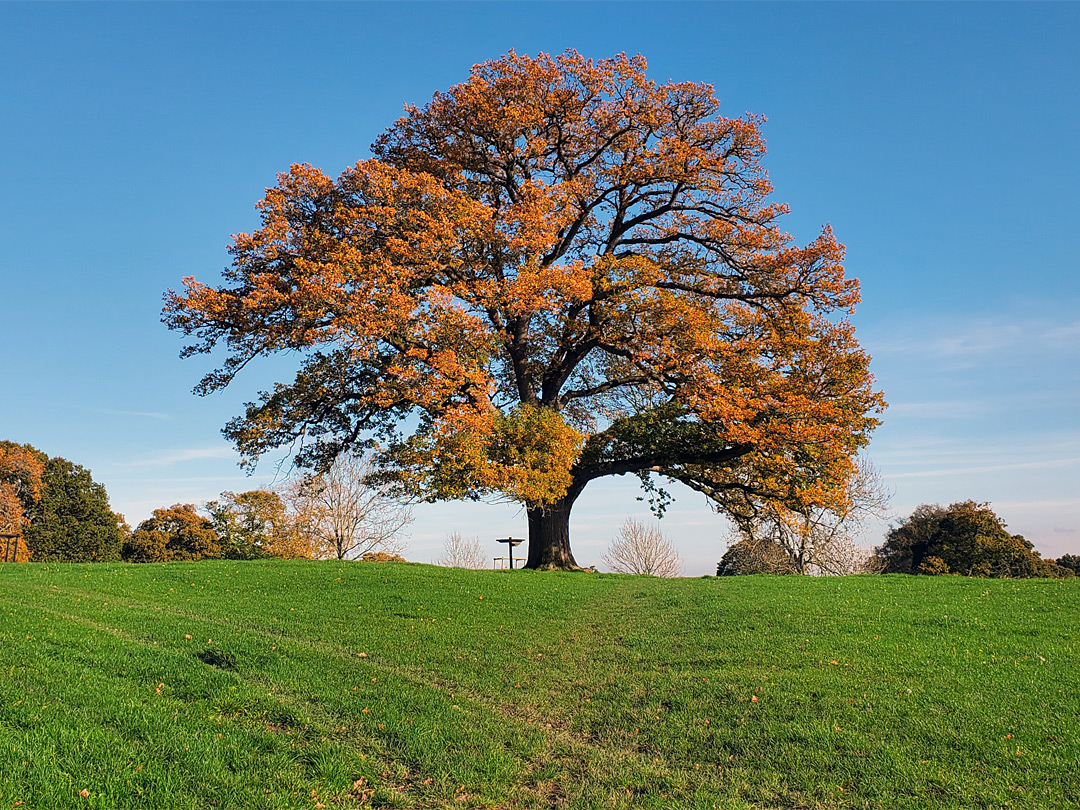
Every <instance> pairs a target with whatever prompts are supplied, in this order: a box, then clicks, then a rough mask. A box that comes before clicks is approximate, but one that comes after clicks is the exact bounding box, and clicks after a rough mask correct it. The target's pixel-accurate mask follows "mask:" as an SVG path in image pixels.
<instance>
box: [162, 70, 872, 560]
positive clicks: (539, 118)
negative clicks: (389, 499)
mask: <svg viewBox="0 0 1080 810" xmlns="http://www.w3.org/2000/svg"><path fill="white" fill-rule="evenodd" d="M718 110H719V102H718V101H717V100H716V98H715V97H714V95H713V91H712V87H711V86H709V85H706V84H694V83H689V82H681V83H677V82H672V83H668V84H665V85H658V84H656V83H655V82H653V81H651V80H650V79H648V78H647V76H646V65H645V60H644V59H643V58H642V57H640V56H638V57H627V56H625V55H619V56H616V57H614V58H611V59H603V60H599V61H596V62H594V61H592V60H588V59H585V58H583V57H581V56H580V55H579V54H577V53H575V52H573V51H568V52H566V53H565V54H562V55H561V56H555V57H552V56H548V55H546V54H541V55H539V56H538V57H536V58H530V57H527V56H519V55H517V54H515V53H512V52H511V53H510V54H508V55H507V56H505V57H503V58H502V59H499V60H496V61H492V62H486V63H484V64H481V65H477V66H475V67H474V68H473V70H472V73H471V75H470V77H469V79H468V80H467V81H466V82H464V83H463V84H459V85H456V86H454V87H452V88H451V89H450V90H449V91H447V92H445V93H437V94H436V95H435V97H434V98H433V99H432V100H431V102H430V103H428V104H427V105H426V106H424V107H422V108H417V107H408V108H407V110H406V114H405V116H404V117H402V118H401V119H399V120H398V122H397V123H396V124H395V125H394V126H393V127H392V128H390V129H389V130H388V131H386V132H385V133H384V134H383V135H382V136H381V137H380V138H379V139H378V140H377V141H376V142H375V144H374V145H373V147H372V149H373V152H374V154H375V159H373V160H362V161H360V162H359V163H357V164H356V165H355V166H353V167H351V168H349V169H347V170H346V171H345V172H344V173H343V174H342V175H341V176H340V177H339V178H338V179H337V180H336V181H335V180H333V179H331V178H330V177H328V176H326V175H325V174H323V173H322V172H321V171H320V170H318V169H315V168H312V167H310V166H293V167H292V169H291V170H290V171H289V172H288V173H285V174H282V175H280V176H279V178H278V184H277V186H276V187H274V188H272V189H269V190H268V191H267V194H266V197H265V198H264V199H263V201H262V202H261V203H259V206H258V207H259V210H260V212H261V215H262V227H261V228H260V229H259V230H258V231H256V232H255V233H253V234H250V235H249V234H241V235H239V236H237V237H236V239H235V242H234V244H233V245H232V247H231V252H232V256H233V262H232V266H231V267H230V268H228V269H227V270H226V271H225V284H224V285H223V286H221V287H217V288H215V287H211V286H208V285H205V284H202V283H200V282H198V281H195V280H194V279H192V278H188V279H185V280H184V284H185V290H184V292H183V293H180V294H178V293H174V292H172V291H170V292H169V293H168V294H167V296H166V307H165V311H164V320H165V322H166V323H167V324H168V325H169V326H170V327H171V328H173V329H176V330H178V331H180V332H182V333H183V334H185V335H187V336H189V337H192V338H193V342H192V343H191V344H190V345H189V346H188V347H187V348H186V349H185V350H184V355H185V356H188V355H192V354H195V353H201V352H210V351H211V350H212V349H213V348H214V347H215V346H217V345H219V344H224V346H225V347H226V348H227V349H228V356H227V358H226V360H225V362H224V364H223V365H222V367H221V368H219V369H218V370H216V371H213V372H211V373H210V374H208V375H207V376H206V377H204V379H203V380H202V382H201V383H200V384H199V386H198V387H197V389H196V390H197V391H198V392H199V393H202V394H207V393H210V392H212V391H216V390H219V389H221V388H223V387H225V386H227V385H229V384H230V383H231V382H232V380H233V379H234V377H235V376H236V374H237V373H238V372H239V371H240V370H241V369H242V368H244V367H245V366H246V365H247V364H248V363H249V362H250V361H252V360H253V359H254V358H256V357H258V356H260V355H271V354H275V353H279V352H300V353H301V354H302V355H303V357H304V359H303V361H302V367H301V369H300V371H299V372H298V374H297V376H296V378H295V379H294V380H293V381H292V383H290V384H278V385H276V386H275V388H274V390H273V391H269V392H265V393H264V394H262V395H261V397H260V399H259V401H258V402H255V403H250V404H249V405H248V407H247V410H246V413H245V414H244V415H243V416H242V417H239V418H237V419H234V420H233V421H231V422H230V423H229V424H228V426H227V427H226V428H225V431H224V432H225V434H226V436H228V437H229V438H230V439H231V440H232V441H233V442H234V443H235V444H236V446H237V447H238V448H239V450H240V451H241V453H242V454H243V455H244V456H245V458H247V459H248V460H255V459H257V458H258V457H259V456H260V455H261V454H262V453H264V452H266V451H268V450H270V449H273V448H277V447H280V446H283V445H288V444H290V443H292V442H295V441H298V440H299V441H300V444H301V447H300V450H299V452H298V453H297V462H298V463H299V464H300V465H301V466H311V467H314V468H316V469H320V470H322V469H326V468H327V467H328V466H329V464H330V463H331V461H332V460H333V459H334V458H335V457H337V456H338V455H340V454H342V453H344V452H347V451H350V450H352V449H354V448H356V447H358V446H364V445H365V443H366V442H374V441H378V442H380V444H381V447H382V448H383V452H382V454H381V457H380V463H381V466H382V468H383V471H384V473H385V474H386V480H393V481H395V482H396V484H397V485H398V486H399V487H401V488H402V489H403V490H404V491H405V492H407V493H409V494H410V495H413V496H416V497H420V498H425V499H429V500H435V499H443V498H484V497H501V498H506V499H509V500H513V501H517V502H520V503H522V504H523V505H524V506H525V510H526V514H527V516H528V523H529V552H528V560H527V565H528V566H529V567H532V568H540V567H556V568H562V567H575V565H576V563H575V561H574V557H573V554H572V553H571V549H570V541H569V516H570V511H571V509H572V507H573V504H574V502H575V500H576V499H577V497H578V496H579V495H580V494H581V492H582V490H583V489H584V488H585V486H586V485H587V484H588V483H589V482H590V481H592V480H595V479H596V478H600V477H602V476H607V475H622V474H626V473H633V474H636V475H638V476H639V477H641V478H642V481H643V483H644V484H645V485H646V486H647V487H653V489H652V491H653V492H654V494H656V495H658V496H659V500H658V502H657V505H658V509H659V508H662V505H663V503H664V498H665V497H666V495H665V493H663V492H662V491H661V490H657V489H655V485H654V484H653V483H652V477H653V476H661V477H664V478H667V479H671V480H676V481H681V482H683V483H684V484H686V485H688V486H690V487H692V488H694V489H697V490H700V491H702V492H704V493H706V494H707V495H708V496H709V497H710V498H712V499H713V501H714V503H716V505H717V506H718V507H719V508H720V509H721V510H723V511H725V512H728V513H732V514H738V515H747V514H750V513H752V512H753V511H754V510H755V509H756V507H757V506H759V505H760V504H761V503H763V502H768V501H778V502H780V503H783V504H784V505H785V506H787V507H788V508H792V509H796V510H799V509H804V508H807V507H809V506H817V505H822V504H828V502H829V501H830V499H831V498H835V497H839V494H838V493H842V490H843V487H844V485H845V483H846V481H847V479H848V478H849V477H850V475H851V474H852V472H853V466H852V462H851V457H852V456H853V455H854V454H855V453H856V452H857V450H858V449H859V448H860V447H861V446H863V445H864V444H865V443H866V441H867V439H868V434H869V432H870V431H871V430H872V429H873V427H874V426H875V425H876V424H877V420H876V419H875V417H874V416H873V414H874V413H875V412H876V411H877V410H879V409H880V408H881V407H883V402H882V399H881V396H880V395H879V394H878V393H877V392H875V391H874V390H873V387H872V386H873V381H872V377H871V375H870V373H869V370H868V365H869V358H868V356H867V355H866V354H865V353H864V352H863V351H862V350H861V349H860V347H859V346H858V344H857V342H856V340H855V337H854V333H853V330H852V327H851V325H850V324H849V323H848V322H847V321H846V320H845V319H844V315H845V313H847V312H850V311H851V310H852V309H853V307H854V305H855V303H856V302H857V301H858V297H859V296H858V284H857V282H856V281H855V280H854V279H849V278H846V277H845V275H844V268H843V266H842V263H841V262H842V259H843V253H844V249H843V246H842V245H841V244H840V243H839V242H838V241H837V240H836V239H835V237H834V236H833V234H832V231H831V230H830V229H829V228H827V227H826V228H825V229H824V230H823V231H822V232H821V234H820V236H818V238H816V239H815V240H813V241H812V242H811V243H810V244H808V245H807V246H805V247H799V246H797V245H795V244H794V243H793V242H792V240H791V238H790V237H789V236H788V235H787V234H785V233H784V231H783V230H782V229H781V228H780V226H779V223H778V219H779V217H780V216H781V215H782V214H783V213H785V212H786V210H787V209H786V207H785V206H783V205H780V204H777V203H772V202H769V200H768V197H769V195H770V193H771V192H772V186H771V184H770V183H769V180H768V178H767V176H766V172H765V170H764V169H763V168H762V167H761V165H760V160H761V158H762V156H763V155H764V153H765V144H764V140H763V139H762V136H761V132H760V124H761V119H760V118H758V117H755V116H750V115H747V116H744V117H742V118H725V117H723V116H721V115H720V114H719V112H718Z"/></svg>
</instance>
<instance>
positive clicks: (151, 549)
mask: <svg viewBox="0 0 1080 810" xmlns="http://www.w3.org/2000/svg"><path fill="white" fill-rule="evenodd" d="M221 552H222V548H221V541H220V539H219V538H218V536H217V532H215V531H214V525H213V523H211V522H210V521H209V520H207V519H206V518H204V517H202V516H201V515H200V514H199V513H198V510H196V508H195V506H194V505H193V504H190V503H188V504H175V505H173V506H170V507H168V508H162V509H155V510H154V514H153V517H150V518H147V519H146V520H144V521H143V522H142V523H140V524H139V525H138V527H137V528H136V529H135V531H134V532H132V533H131V536H130V537H129V538H128V539H127V540H126V541H125V543H124V547H123V557H124V559H125V560H127V561H129V562H171V561H174V560H177V561H182V560H202V559H216V558H219V557H221Z"/></svg>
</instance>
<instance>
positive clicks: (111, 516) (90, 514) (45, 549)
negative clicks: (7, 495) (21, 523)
mask: <svg viewBox="0 0 1080 810" xmlns="http://www.w3.org/2000/svg"><path fill="white" fill-rule="evenodd" d="M122 523H123V518H121V517H120V516H119V515H117V514H116V513H115V512H113V511H112V509H110V508H109V496H108V494H107V493H106V492H105V487H104V486H102V485H101V484H99V483H98V482H96V481H94V479H93V477H92V476H91V474H90V470H88V469H86V468H85V467H83V466H81V465H79V464H73V463H72V462H70V461H68V460H67V459H66V458H61V457H59V456H57V457H56V458H50V459H49V460H48V462H47V463H46V464H45V473H44V475H43V476H42V490H41V498H40V499H39V500H38V502H37V503H36V504H35V505H34V507H33V509H32V510H31V512H30V525H29V526H28V527H27V529H26V544H27V546H28V547H29V548H30V551H31V553H32V555H33V559H34V560H35V561H47V560H55V561H64V562H102V561H106V560H117V559H119V558H120V546H121V544H122V543H123V540H124V535H123V531H122V529H121V525H122Z"/></svg>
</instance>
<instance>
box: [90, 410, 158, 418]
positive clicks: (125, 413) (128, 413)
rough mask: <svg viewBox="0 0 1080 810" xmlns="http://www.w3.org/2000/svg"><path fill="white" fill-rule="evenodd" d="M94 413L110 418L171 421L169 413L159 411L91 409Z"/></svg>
mask: <svg viewBox="0 0 1080 810" xmlns="http://www.w3.org/2000/svg"><path fill="white" fill-rule="evenodd" d="M89 410H91V411H92V412H94V413H102V414H106V415H108V416H134V417H138V418H141V419H170V418H171V417H170V416H169V414H167V413H160V412H158V411H125V410H120V409H117V408H90V409H89Z"/></svg>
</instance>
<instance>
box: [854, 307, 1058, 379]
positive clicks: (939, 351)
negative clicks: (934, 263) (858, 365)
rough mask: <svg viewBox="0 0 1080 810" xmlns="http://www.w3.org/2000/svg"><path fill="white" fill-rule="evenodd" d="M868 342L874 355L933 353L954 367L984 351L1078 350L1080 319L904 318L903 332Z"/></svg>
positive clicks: (980, 357)
mask: <svg viewBox="0 0 1080 810" xmlns="http://www.w3.org/2000/svg"><path fill="white" fill-rule="evenodd" d="M868 345H870V346H871V347H872V349H873V354H874V355H876V356H884V355H902V356H904V357H909V358H912V359H919V358H935V359H938V360H941V361H945V362H946V363H947V364H948V365H950V366H954V367H955V366H965V365H972V364H975V363H978V362H981V361H982V360H984V359H985V358H987V357H988V356H994V357H995V358H997V359H1000V358H1001V357H1003V356H1008V357H1015V358H1019V357H1031V356H1032V353H1045V352H1051V353H1058V352H1061V353H1065V354H1070V355H1071V354H1076V353H1078V351H1080V321H1076V320H1070V321H1064V322H1063V321H1060V320H1051V319H1026V320H1016V321H1011V322H1009V321H1007V320H1005V319H997V318H982V319H978V320H969V321H966V322H960V323H958V322H957V321H956V319H954V318H950V320H949V321H948V322H947V323H945V322H937V323H935V322H932V321H931V322H923V323H917V324H911V323H905V324H904V326H903V334H899V335H898V334H895V333H894V334H892V335H890V334H883V335H881V338H880V339H879V340H875V339H873V337H872V336H871V338H870V340H869V341H868Z"/></svg>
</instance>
